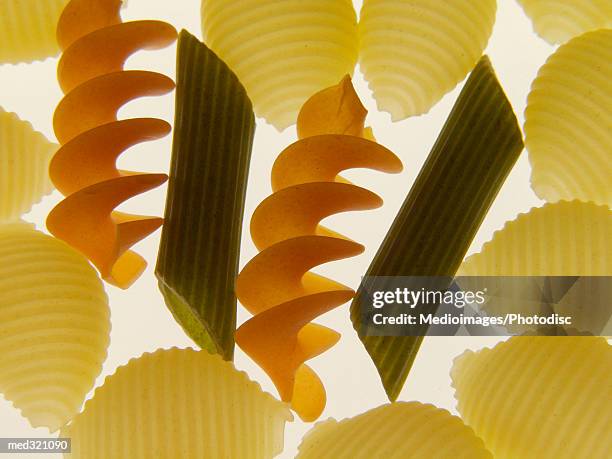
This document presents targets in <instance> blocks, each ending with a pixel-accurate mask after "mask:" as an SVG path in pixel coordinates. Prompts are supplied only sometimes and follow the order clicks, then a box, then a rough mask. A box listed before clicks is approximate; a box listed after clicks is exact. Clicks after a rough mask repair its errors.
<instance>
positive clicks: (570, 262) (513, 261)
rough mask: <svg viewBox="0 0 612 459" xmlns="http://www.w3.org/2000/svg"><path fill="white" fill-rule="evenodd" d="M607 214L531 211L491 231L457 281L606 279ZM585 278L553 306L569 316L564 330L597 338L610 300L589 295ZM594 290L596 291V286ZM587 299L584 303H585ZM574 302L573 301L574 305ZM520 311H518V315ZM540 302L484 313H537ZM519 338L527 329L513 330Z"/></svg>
mask: <svg viewBox="0 0 612 459" xmlns="http://www.w3.org/2000/svg"><path fill="white" fill-rule="evenodd" d="M611 234H612V213H611V212H610V209H609V208H608V207H606V206H598V205H596V204H593V203H587V202H582V201H571V202H567V201H560V202H556V203H554V204H545V205H544V206H543V207H536V208H533V209H531V210H530V211H529V212H527V213H525V214H520V215H519V216H518V217H517V218H516V219H515V220H512V221H509V222H507V223H506V225H505V226H504V228H503V229H501V230H499V231H497V232H495V234H494V235H493V238H492V239H491V240H490V241H489V242H487V243H486V244H484V245H483V247H482V250H481V251H480V252H479V253H477V254H474V255H472V256H470V257H468V258H467V259H466V260H465V261H464V262H463V264H462V265H461V268H460V269H459V272H458V275H459V276H606V275H610V273H612V243H610V235H611ZM590 288H591V287H590V286H589V279H588V278H582V279H580V280H578V281H577V282H576V283H575V284H573V286H572V288H571V290H569V291H568V292H567V294H566V295H565V296H564V297H563V298H562V299H560V301H559V302H558V303H557V304H555V305H554V306H553V308H554V310H555V312H556V313H559V314H563V315H568V316H571V317H572V324H571V326H570V327H566V328H568V329H571V330H573V331H580V332H591V333H594V334H599V333H600V332H601V331H602V329H603V327H604V326H605V325H606V323H607V322H608V320H609V318H610V314H611V312H612V306H611V305H610V302H609V301H605V300H604V301H601V299H600V298H599V297H598V296H597V295H592V294H591V290H590ZM598 288H601V284H599V286H598ZM605 288H607V290H606V291H608V292H609V291H610V290H609V287H605ZM588 298H591V299H592V300H591V301H589V302H588V304H584V300H585V299H588ZM576 299H578V301H576ZM519 307H520V311H519ZM540 308H541V303H540V302H539V301H536V302H527V301H525V302H522V303H519V302H518V301H514V303H513V304H507V305H502V304H501V303H499V302H498V303H496V307H495V308H489V307H486V308H485V309H486V310H487V311H489V312H496V313H508V312H522V313H524V314H527V315H534V314H539V313H540ZM508 328H509V329H510V331H512V332H516V333H523V332H525V331H529V330H532V329H533V327H532V326H523V325H512V326H508Z"/></svg>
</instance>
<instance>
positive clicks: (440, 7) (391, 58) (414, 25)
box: [359, 0, 497, 121]
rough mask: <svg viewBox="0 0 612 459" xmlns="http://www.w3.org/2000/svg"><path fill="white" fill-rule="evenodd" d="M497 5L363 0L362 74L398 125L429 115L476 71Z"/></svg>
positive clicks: (466, 0) (491, 0)
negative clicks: (441, 100) (430, 111)
mask: <svg viewBox="0 0 612 459" xmlns="http://www.w3.org/2000/svg"><path fill="white" fill-rule="evenodd" d="M496 10H497V4H496V0H446V1H443V2H442V1H438V0H364V2H363V7H362V9H361V16H360V21H359V38H360V55H359V63H360V67H361V70H362V72H363V74H364V76H365V78H366V80H367V81H368V82H369V86H370V89H372V91H373V93H374V98H375V99H376V102H377V104H378V108H379V109H380V110H384V111H386V112H389V113H390V114H391V117H392V118H393V120H394V121H398V120H402V119H404V118H407V117H409V116H413V115H421V114H423V113H427V112H428V111H429V109H430V108H431V107H433V106H434V104H436V103H437V102H438V101H439V100H440V99H441V98H442V96H444V95H445V94H446V93H447V92H449V91H450V90H452V89H453V88H454V87H455V86H456V85H457V83H459V82H460V81H461V80H463V78H465V76H466V75H467V74H468V73H469V72H470V70H472V68H474V66H475V65H476V63H477V62H478V59H480V57H481V55H482V53H483V51H484V49H485V47H486V46H487V42H488V41H489V37H490V36H491V32H492V31H493V24H494V23H495V12H496Z"/></svg>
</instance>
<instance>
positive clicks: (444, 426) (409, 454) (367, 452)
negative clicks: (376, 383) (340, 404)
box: [297, 402, 493, 459]
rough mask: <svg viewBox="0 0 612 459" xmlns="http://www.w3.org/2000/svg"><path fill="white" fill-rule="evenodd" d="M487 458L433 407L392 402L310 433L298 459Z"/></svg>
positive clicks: (459, 425) (465, 431)
mask: <svg viewBox="0 0 612 459" xmlns="http://www.w3.org/2000/svg"><path fill="white" fill-rule="evenodd" d="M432 457H435V458H438V459H459V458H463V459H485V458H486V459H492V458H493V456H492V455H491V453H490V452H489V451H487V449H486V448H485V446H484V444H483V442H482V440H481V439H480V438H478V437H477V436H476V435H475V434H474V431H473V430H472V429H471V428H469V427H467V426H466V425H465V424H464V423H463V421H461V419H459V418H458V417H457V416H453V415H451V414H450V413H449V412H448V411H446V410H443V409H440V408H436V407H435V406H433V405H429V404H423V403H419V402H397V403H391V404H387V405H382V406H379V407H377V408H374V409H373V410H370V411H367V412H365V413H363V414H360V415H358V416H355V417H353V418H349V419H344V420H342V421H340V422H338V421H336V420H335V419H329V420H327V421H324V422H320V423H318V424H316V425H315V427H314V428H313V429H312V430H310V432H308V433H307V434H306V436H305V437H304V440H303V441H302V444H301V445H300V449H299V454H298V456H297V459H371V458H381V459H382V458H384V459H429V458H432Z"/></svg>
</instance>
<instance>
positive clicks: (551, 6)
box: [518, 0, 612, 44]
mask: <svg viewBox="0 0 612 459" xmlns="http://www.w3.org/2000/svg"><path fill="white" fill-rule="evenodd" d="M518 2H519V4H520V5H521V6H522V7H523V10H525V13H526V14H527V16H529V18H530V19H531V22H532V23H533V28H534V30H535V31H536V33H537V34H538V35H539V36H541V37H542V38H543V39H544V40H546V41H548V42H549V43H551V44H554V43H563V42H565V41H567V40H569V39H570V38H572V37H575V36H577V35H580V34H582V33H584V32H589V31H591V30H596V29H602V28H605V27H610V26H612V3H611V2H610V0H518Z"/></svg>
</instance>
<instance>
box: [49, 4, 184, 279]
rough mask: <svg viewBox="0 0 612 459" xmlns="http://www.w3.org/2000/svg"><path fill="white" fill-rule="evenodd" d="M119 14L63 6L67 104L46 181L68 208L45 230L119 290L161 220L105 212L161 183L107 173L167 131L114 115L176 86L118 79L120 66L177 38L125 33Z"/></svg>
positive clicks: (61, 75) (150, 29)
mask: <svg viewBox="0 0 612 459" xmlns="http://www.w3.org/2000/svg"><path fill="white" fill-rule="evenodd" d="M120 6H121V1H120V0H71V1H70V3H68V5H66V8H65V9H64V11H63V13H62V16H61V17H60V20H59V23H58V27H57V37H58V42H59V45H60V47H61V49H62V51H63V54H62V57H61V59H60V62H59V64H58V80H59V82H60V86H61V88H62V90H63V91H64V93H65V97H64V98H63V99H62V101H61V102H60V103H59V105H58V106H57V109H56V111H55V114H54V119H53V126H54V130H55V134H56V136H57V138H58V140H59V142H60V144H61V147H60V149H59V150H58V151H57V153H56V154H55V156H54V157H53V159H52V161H51V164H50V170H49V174H50V176H51V179H52V181H53V183H54V184H55V186H56V187H57V188H58V190H59V191H61V192H62V193H63V194H64V195H65V196H66V199H64V200H63V201H62V202H61V203H60V204H58V205H57V206H56V207H55V208H54V209H53V210H52V211H51V213H50V214H49V217H48V219H47V227H48V229H49V231H51V232H52V233H53V234H54V235H55V236H57V237H59V238H61V239H63V240H65V241H66V242H68V243H69V244H71V245H72V246H73V247H75V248H77V249H78V250H80V251H81V252H83V253H84V254H85V255H86V256H87V257H88V258H89V259H90V260H91V261H92V262H93V263H94V265H95V266H96V267H97V268H98V269H99V270H100V273H101V275H102V277H103V278H104V279H106V280H107V281H108V282H110V283H113V284H115V285H117V286H119V287H122V288H127V287H128V286H129V285H130V284H131V283H132V282H133V281H134V280H135V279H136V278H138V276H139V275H140V273H141V272H142V271H143V270H144V268H145V266H146V262H145V261H144V259H143V258H142V257H141V256H140V255H138V254H136V253H134V252H132V251H130V250H128V249H129V248H130V247H131V246H132V245H133V244H135V243H136V242H138V241H139V240H140V239H142V238H144V237H145V236H147V235H148V234H149V233H151V232H153V231H155V230H156V229H157V228H158V227H159V226H160V225H161V223H162V219H161V218H157V217H144V216H138V215H130V214H125V213H121V212H117V211H113V209H114V208H115V207H116V206H118V205H119V204H120V203H122V202H123V201H125V200H127V199H129V198H131V197H133V196H135V195H137V194H140V193H143V192H145V191H147V190H150V189H152V188H155V187H157V186H159V185H161V184H162V183H164V182H165V181H166V179H167V176H166V175H165V174H148V173H146V174H143V173H137V172H130V171H122V170H118V169H117V167H116V164H115V163H116V160H117V157H118V156H119V155H120V154H121V153H122V152H123V151H124V150H126V149H127V148H130V147H131V146H133V145H136V144H138V143H140V142H144V141H149V140H154V139H158V138H161V137H163V136H165V135H167V134H168V133H169V132H170V125H169V124H168V123H167V122H165V121H162V120H159V119H155V118H135V119H126V120H118V119H117V111H118V110H119V109H120V108H121V107H122V106H123V105H124V104H126V103H127V102H129V101H131V100H133V99H135V98H138V97H144V96H154V95H162V94H165V93H168V92H170V91H172V90H173V89H174V82H173V81H172V80H171V79H170V78H168V77H167V76H164V75H161V74H159V73H155V72H149V71H139V70H123V64H124V62H125V60H126V59H127V58H128V57H129V56H130V55H131V54H133V53H134V52H136V51H138V50H141V49H158V48H163V47H165V46H168V45H170V44H171V43H172V42H173V41H174V40H175V39H176V36H177V32H176V30H175V29H174V28H173V27H172V26H171V25H169V24H166V23H164V22H160V21H134V22H128V23H123V22H122V21H121V17H120V14H119V9H120Z"/></svg>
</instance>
